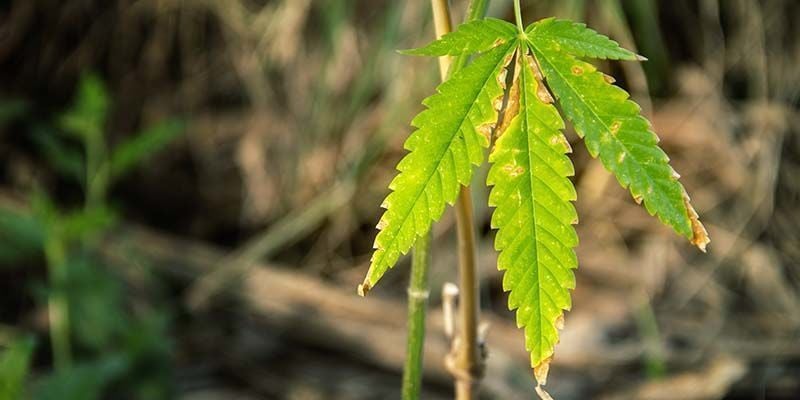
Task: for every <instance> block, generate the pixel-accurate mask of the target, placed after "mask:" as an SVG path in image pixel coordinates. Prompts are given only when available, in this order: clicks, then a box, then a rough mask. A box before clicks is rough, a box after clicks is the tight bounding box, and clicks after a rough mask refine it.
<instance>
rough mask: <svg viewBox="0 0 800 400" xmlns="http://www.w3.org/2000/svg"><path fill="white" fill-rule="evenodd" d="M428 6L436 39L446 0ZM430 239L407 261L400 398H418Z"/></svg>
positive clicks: (444, 23)
mask: <svg viewBox="0 0 800 400" xmlns="http://www.w3.org/2000/svg"><path fill="white" fill-rule="evenodd" d="M431 8H432V9H433V20H434V24H435V26H436V38H437V39H438V38H440V37H442V35H444V34H446V33H448V32H450V31H451V30H452V25H451V23H450V7H449V4H448V2H447V1H437V0H431ZM450 61H451V60H450V57H447V56H443V57H439V73H440V75H441V77H442V81H444V80H445V79H447V72H448V70H449V69H450ZM431 240H432V236H431V233H428V234H427V235H425V236H422V237H420V238H417V241H416V242H415V243H414V252H413V254H414V257H413V259H412V260H411V279H410V283H409V286H408V324H407V325H408V343H407V345H406V363H405V366H404V368H403V389H402V396H403V400H416V399H419V397H420V390H421V386H422V360H423V356H424V348H425V315H426V307H427V305H428V293H429V292H428V267H429V266H430V259H431V256H430V247H431Z"/></svg>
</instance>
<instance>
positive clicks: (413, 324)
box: [403, 233, 431, 400]
mask: <svg viewBox="0 0 800 400" xmlns="http://www.w3.org/2000/svg"><path fill="white" fill-rule="evenodd" d="M430 246H431V234H430V233H428V234H427V235H425V236H422V237H419V238H417V241H416V243H414V257H413V259H412V260H411V279H410V282H409V285H408V344H407V347H406V364H405V366H404V368H403V400H416V399H419V395H420V389H421V386H422V358H423V355H424V347H425V311H426V310H425V309H426V307H427V305H428V267H429V266H430V260H431V253H430Z"/></svg>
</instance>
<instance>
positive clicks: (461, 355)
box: [431, 0, 489, 400]
mask: <svg viewBox="0 0 800 400" xmlns="http://www.w3.org/2000/svg"><path fill="white" fill-rule="evenodd" d="M431 4H432V6H433V10H434V25H435V27H436V35H437V37H440V36H442V35H444V34H445V33H448V32H450V31H451V30H452V23H451V22H450V21H451V20H450V12H449V6H448V2H447V0H431ZM488 4H489V1H488V0H473V1H471V2H470V5H469V11H468V13H467V22H468V21H472V20H476V19H480V18H483V16H484V15H485V14H486V8H487V6H488ZM465 63H466V57H464V56H460V57H457V58H456V59H455V61H454V63H453V64H452V65H450V68H449V69H448V73H447V75H448V76H452V75H453V74H455V73H456V72H457V71H458V70H459V69H460V68H461V67H463V65H464V64H465ZM445 64H446V61H444V62H443V61H442V60H441V59H440V66H441V67H442V68H444V66H445ZM442 75H443V76H444V72H442ZM455 208H456V226H457V227H456V228H457V231H458V259H459V281H460V292H461V297H460V302H459V308H458V311H459V330H458V338H457V339H456V340H455V341H454V346H453V354H451V355H449V356H448V359H447V360H446V362H447V365H448V367H449V369H450V370H451V372H452V374H453V377H454V378H455V381H456V382H455V387H456V399H458V400H470V399H473V398H475V397H476V395H477V393H478V390H477V388H478V384H479V382H480V379H481V377H482V376H483V370H484V359H483V356H482V352H481V350H480V348H479V343H478V320H479V318H480V314H479V313H480V304H479V301H480V298H479V296H478V277H477V275H478V273H477V267H476V265H475V260H476V255H475V249H476V247H475V231H474V224H473V218H472V192H471V191H470V189H469V188H468V187H466V186H462V187H461V190H460V191H459V194H458V199H457V200H456V205H455Z"/></svg>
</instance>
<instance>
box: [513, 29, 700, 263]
mask: <svg viewBox="0 0 800 400" xmlns="http://www.w3.org/2000/svg"><path fill="white" fill-rule="evenodd" d="M543 22H544V23H545V24H547V23H549V22H550V21H549V20H545V21H543ZM540 23H541V22H540ZM536 24H539V23H536ZM536 24H534V28H533V29H531V32H532V33H534V35H533V36H530V37H529V40H528V44H529V46H530V48H531V50H532V51H533V53H534V55H535V56H536V59H537V61H538V62H539V64H540V66H541V69H542V72H543V74H544V76H545V79H546V80H547V83H548V85H549V86H550V89H551V90H552V91H553V93H554V94H555V95H556V97H557V98H558V101H559V103H560V104H561V108H562V110H563V112H564V114H565V115H566V116H567V118H569V119H570V120H571V121H572V123H573V124H574V126H575V131H576V132H577V133H578V135H579V136H581V137H584V138H585V141H586V147H587V148H588V149H589V153H590V154H591V155H592V157H598V156H599V157H600V160H601V162H602V163H603V165H604V166H605V167H606V169H608V170H609V171H611V172H613V173H614V175H616V177H617V180H618V181H619V183H620V184H621V185H622V186H623V187H626V188H628V189H629V190H630V192H631V195H633V198H634V199H635V200H636V201H637V202H642V201H644V205H645V208H646V209H647V211H648V212H649V213H650V215H656V216H658V218H659V219H660V220H661V221H662V222H663V223H665V224H667V225H669V226H671V227H672V228H673V229H675V231H676V232H678V233H679V234H681V235H683V236H685V237H686V238H688V239H689V240H690V241H692V243H694V244H696V245H697V246H698V247H700V248H701V249H703V248H704V247H705V245H706V243H707V242H708V238H707V235H705V230H704V229H703V228H702V225H701V224H700V223H699V221H697V219H696V218H694V217H693V215H694V210H693V209H691V205H690V204H689V202H688V196H686V192H685V190H684V188H683V186H682V185H681V184H680V183H679V182H678V174H677V173H676V172H675V170H673V169H672V167H670V165H669V157H667V155H666V154H665V153H664V151H663V150H661V148H660V147H658V136H656V134H655V133H654V132H653V131H652V128H651V126H650V122H649V121H647V120H646V119H645V118H644V117H642V116H641V115H640V114H639V111H640V108H639V106H638V105H637V104H636V103H634V102H632V101H630V100H629V99H628V97H629V96H628V93H627V92H625V91H624V90H622V89H620V88H619V87H617V86H614V85H612V82H613V80H612V79H610V78H608V77H606V76H605V75H604V74H602V73H601V72H599V71H597V69H596V68H595V67H594V66H592V65H591V64H589V63H586V62H584V61H581V60H578V59H577V58H575V57H574V55H575V54H579V55H580V54H605V55H608V54H612V53H614V51H613V49H612V48H611V47H609V46H605V47H603V48H604V49H605V52H600V51H597V49H599V47H597V46H588V45H587V46H581V45H579V42H572V43H573V45H574V46H573V47H572V49H573V51H574V53H575V54H572V53H570V52H569V51H570V47H564V46H560V45H558V42H557V41H553V40H551V39H550V36H547V35H545V36H543V37H539V36H536V35H535V32H536V31H537V29H536V27H535V26H536ZM579 26H580V25H578V24H573V25H572V29H574V28H576V27H579ZM584 29H585V28H584ZM592 32H593V31H589V30H588V29H585V32H584V33H583V34H582V35H581V36H585V37H587V39H586V42H589V43H599V42H600V40H597V39H594V40H592V39H591V34H592ZM593 35H595V36H596V37H599V36H600V35H597V34H596V33H594V34H593ZM572 36H577V35H572ZM611 43H613V42H611Z"/></svg>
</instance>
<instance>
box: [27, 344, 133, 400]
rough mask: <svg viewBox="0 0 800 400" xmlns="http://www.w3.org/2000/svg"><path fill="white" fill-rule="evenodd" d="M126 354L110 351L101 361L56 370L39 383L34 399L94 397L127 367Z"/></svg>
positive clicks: (97, 397) (85, 399)
mask: <svg viewBox="0 0 800 400" xmlns="http://www.w3.org/2000/svg"><path fill="white" fill-rule="evenodd" d="M128 367H129V366H128V360H126V359H125V357H124V356H123V355H120V354H113V353H112V354H111V355H109V356H106V357H103V358H101V359H99V360H94V361H90V362H84V363H81V364H78V365H74V366H72V367H70V368H67V369H63V370H59V371H55V372H54V373H53V374H51V375H48V376H46V377H44V378H43V379H41V380H40V381H39V382H37V384H36V386H35V387H34V389H33V396H32V397H33V398H34V399H35V400H95V399H100V398H101V395H102V394H103V391H104V390H105V389H106V388H107V387H108V386H109V385H110V384H111V383H112V382H113V381H114V380H116V379H119V378H120V377H121V376H122V375H123V374H124V373H125V372H126V370H127V369H128Z"/></svg>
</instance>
